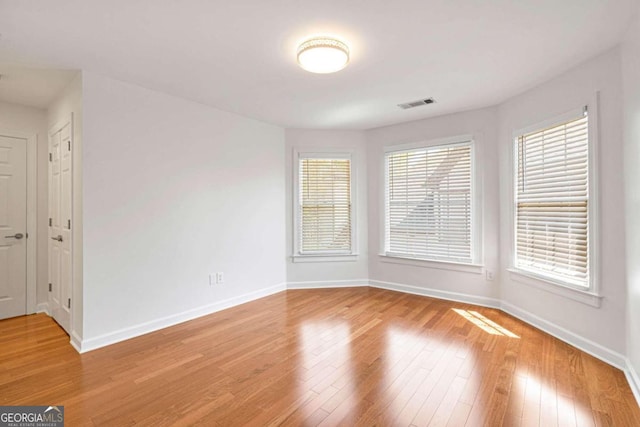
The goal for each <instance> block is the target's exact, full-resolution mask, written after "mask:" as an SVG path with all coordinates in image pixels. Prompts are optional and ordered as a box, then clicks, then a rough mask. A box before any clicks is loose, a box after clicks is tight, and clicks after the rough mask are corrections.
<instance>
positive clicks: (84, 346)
mask: <svg viewBox="0 0 640 427" xmlns="http://www.w3.org/2000/svg"><path fill="white" fill-rule="evenodd" d="M286 289H287V286H286V284H285V283H281V284H278V285H275V286H271V287H268V288H264V289H260V290H257V291H254V292H249V293H247V294H244V295H239V296H237V297H233V298H229V299H226V300H223V301H219V302H216V303H214V304H208V305H203V306H201V307H197V308H193V309H191V310H187V311H184V312H182V313H176V314H172V315H169V316H166V317H162V318H160V319H155V320H151V321H148V322H144V323H140V324H138V325H134V326H130V327H128V328H124V329H120V330H117V331H113V332H109V333H107V334H103V335H99V336H97V337H94V338H90V339H79V337H77V336H76V334H72V337H71V345H73V347H74V348H75V349H76V350H78V352H79V353H86V352H88V351H91V350H95V349H98V348H101V347H105V346H107V345H111V344H115V343H118V342H120V341H125V340H128V339H131V338H135V337H138V336H140V335H144V334H148V333H150V332H154V331H157V330H159V329H164V328H168V327H170V326H174V325H177V324H179V323H183V322H186V321H188V320H192V319H195V318H198V317H202V316H206V315H208V314H211V313H215V312H217V311H221V310H225V309H227V308H231V307H235V306H237V305H240V304H244V303H247V302H250V301H254V300H256V299H259V298H263V297H266V296H269V295H273V294H276V293H278V292H282V291H284V290H286Z"/></svg>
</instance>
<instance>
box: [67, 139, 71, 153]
mask: <svg viewBox="0 0 640 427" xmlns="http://www.w3.org/2000/svg"><path fill="white" fill-rule="evenodd" d="M67 146H68V147H69V151H71V140H68V141H67Z"/></svg>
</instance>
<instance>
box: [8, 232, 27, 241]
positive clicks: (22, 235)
mask: <svg viewBox="0 0 640 427" xmlns="http://www.w3.org/2000/svg"><path fill="white" fill-rule="evenodd" d="M23 237H24V234H22V233H16V234H14V235H13V236H4V238H5V239H17V240H20V239H22V238H23Z"/></svg>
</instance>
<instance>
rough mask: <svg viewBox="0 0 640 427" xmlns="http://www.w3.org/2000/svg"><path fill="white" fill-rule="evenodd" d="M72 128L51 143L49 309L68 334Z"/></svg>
mask: <svg viewBox="0 0 640 427" xmlns="http://www.w3.org/2000/svg"><path fill="white" fill-rule="evenodd" d="M71 149H72V141H71V124H70V123H68V124H67V125H65V126H64V127H63V128H62V129H60V130H59V131H57V132H56V133H54V134H52V135H51V136H50V140H49V153H50V154H49V309H50V311H51V315H52V316H53V318H54V319H55V320H56V322H58V323H59V324H60V326H62V327H63V328H64V330H65V331H67V333H69V331H70V325H71V304H72V301H71V279H72V276H71V271H72V269H71V262H72V261H71V247H72V246H71V226H72V222H71V191H72V189H71V183H72V181H71V172H72V169H71V168H72V155H71V153H72V152H71Z"/></svg>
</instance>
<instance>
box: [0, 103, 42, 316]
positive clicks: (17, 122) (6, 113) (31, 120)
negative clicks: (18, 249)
mask: <svg viewBox="0 0 640 427" xmlns="http://www.w3.org/2000/svg"><path fill="white" fill-rule="evenodd" d="M0 128H2V129H6V130H14V131H19V132H22V133H25V134H28V135H34V136H36V146H37V149H36V156H37V160H36V162H37V166H36V168H37V178H36V180H37V184H36V186H37V189H36V191H37V196H36V203H37V214H36V216H37V218H36V227H37V236H35V237H36V303H37V304H41V303H45V302H47V300H48V291H49V289H48V286H47V283H48V281H47V276H48V272H47V238H48V236H47V218H48V215H47V173H46V171H47V153H48V152H49V150H48V149H47V118H46V111H44V110H40V109H37V108H30V107H24V106H22V105H16V104H9V103H5V102H0ZM42 171H44V173H42Z"/></svg>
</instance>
